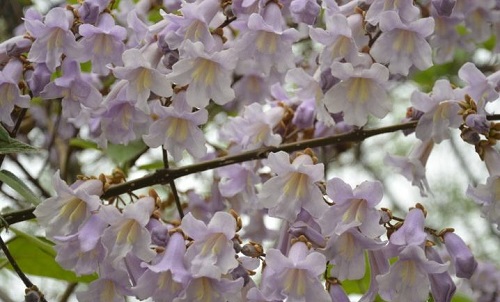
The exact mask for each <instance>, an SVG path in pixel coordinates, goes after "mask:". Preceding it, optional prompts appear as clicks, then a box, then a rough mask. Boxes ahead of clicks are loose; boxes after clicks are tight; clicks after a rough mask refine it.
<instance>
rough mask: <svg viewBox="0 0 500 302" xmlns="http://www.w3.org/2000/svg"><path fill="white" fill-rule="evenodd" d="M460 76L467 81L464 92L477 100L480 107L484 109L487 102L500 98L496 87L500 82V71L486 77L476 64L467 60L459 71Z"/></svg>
mask: <svg viewBox="0 0 500 302" xmlns="http://www.w3.org/2000/svg"><path fill="white" fill-rule="evenodd" d="M458 76H459V77H460V79H461V80H463V81H464V82H465V83H467V86H466V87H465V88H464V93H465V94H468V95H469V96H470V97H471V98H472V99H473V100H474V101H476V102H477V103H478V107H479V108H481V109H484V108H483V106H484V105H485V103H487V102H493V101H495V100H497V99H498V96H499V94H498V92H497V90H496V89H497V87H498V85H499V84H500V71H498V72H495V73H494V74H492V75H489V76H488V77H486V76H485V75H484V74H483V73H482V72H481V71H480V70H479V69H478V68H477V67H476V65H474V64H473V63H471V62H467V63H465V64H464V65H463V66H462V67H461V68H460V70H459V71H458Z"/></svg>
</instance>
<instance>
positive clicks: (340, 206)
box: [320, 177, 385, 238]
mask: <svg viewBox="0 0 500 302" xmlns="http://www.w3.org/2000/svg"><path fill="white" fill-rule="evenodd" d="M326 192H327V194H328V196H329V197H330V198H331V199H332V201H333V202H334V203H335V204H334V205H332V206H330V208H329V209H328V210H327V211H325V212H324V215H323V216H322V217H321V223H320V224H321V228H322V231H323V234H325V235H331V234H336V235H341V234H342V233H344V232H346V231H347V230H349V229H351V228H354V227H356V228H358V229H359V230H360V232H361V233H362V234H363V235H365V236H367V237H369V238H376V237H378V236H380V235H382V234H383V233H384V231H385V229H384V227H383V226H381V225H380V224H379V220H380V213H379V212H378V210H376V209H375V206H376V205H377V204H378V203H379V202H380V201H381V200H382V196H383V188H382V184H381V183H380V182H378V181H373V182H372V181H365V182H363V183H361V184H360V185H358V186H357V187H356V188H355V189H354V190H353V189H352V188H351V186H350V185H349V184H347V183H345V182H344V181H343V180H342V179H340V178H336V177H335V178H332V179H330V180H329V181H328V182H327V184H326Z"/></svg>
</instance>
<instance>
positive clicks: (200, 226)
mask: <svg viewBox="0 0 500 302" xmlns="http://www.w3.org/2000/svg"><path fill="white" fill-rule="evenodd" d="M181 229H182V230H183V231H184V233H185V234H186V235H187V236H189V237H191V238H192V239H193V244H191V245H190V246H189V248H188V249H187V251H186V254H185V256H184V259H185V263H188V264H189V267H188V269H189V271H190V272H191V274H192V276H193V277H194V278H200V277H208V278H211V279H215V280H220V278H221V276H222V275H223V274H227V273H228V272H229V271H230V270H232V269H234V268H236V267H237V266H238V261H237V260H236V258H235V256H236V253H235V251H234V248H233V241H232V239H233V237H234V235H235V234H236V220H235V219H234V218H233V216H231V214H228V213H225V212H217V213H215V215H214V216H213V217H212V219H211V220H210V222H209V223H208V225H206V224H205V223H204V222H203V221H201V220H198V219H196V218H194V217H193V215H192V214H191V213H188V214H187V215H186V216H184V218H183V219H182V222H181Z"/></svg>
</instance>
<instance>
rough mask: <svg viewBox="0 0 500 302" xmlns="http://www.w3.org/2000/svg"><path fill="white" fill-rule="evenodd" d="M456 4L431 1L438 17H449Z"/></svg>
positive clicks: (446, 1)
mask: <svg viewBox="0 0 500 302" xmlns="http://www.w3.org/2000/svg"><path fill="white" fill-rule="evenodd" d="M456 2H457V1H456V0H432V6H433V7H434V8H435V9H436V11H437V13H438V14H439V15H440V16H446V17H449V16H450V15H451V12H452V11H453V7H454V6H455V4H456Z"/></svg>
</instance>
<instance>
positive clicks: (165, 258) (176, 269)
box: [132, 232, 191, 301]
mask: <svg viewBox="0 0 500 302" xmlns="http://www.w3.org/2000/svg"><path fill="white" fill-rule="evenodd" d="M185 252H186V244H185V240H184V236H183V235H182V234H181V233H178V232H176V233H174V234H172V236H171V238H170V240H169V243H168V245H167V247H166V249H165V251H164V252H163V253H162V254H159V255H157V256H156V258H155V259H154V260H153V263H154V264H146V263H143V264H142V265H141V266H142V267H147V268H148V270H146V271H145V272H144V274H143V275H142V276H141V277H140V278H139V279H138V280H137V285H135V286H134V287H133V288H132V290H133V291H134V293H135V294H136V295H137V297H138V298H140V299H146V298H148V297H152V298H153V299H155V300H158V301H161V300H162V299H163V301H173V300H174V298H175V297H177V296H178V295H179V294H180V292H181V291H182V290H183V289H184V287H185V286H186V285H187V283H188V282H189V280H190V277H191V274H190V273H189V272H188V271H187V270H186V268H185V266H184V261H183V258H184V254H185Z"/></svg>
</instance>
